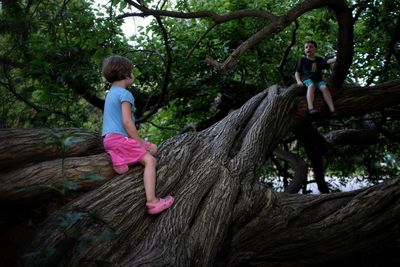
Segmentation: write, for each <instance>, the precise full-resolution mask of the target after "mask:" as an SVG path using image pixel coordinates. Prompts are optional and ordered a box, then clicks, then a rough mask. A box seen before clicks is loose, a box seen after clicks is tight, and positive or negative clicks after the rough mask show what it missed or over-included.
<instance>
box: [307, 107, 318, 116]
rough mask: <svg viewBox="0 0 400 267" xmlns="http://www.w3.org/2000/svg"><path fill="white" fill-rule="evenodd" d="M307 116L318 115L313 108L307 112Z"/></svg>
mask: <svg viewBox="0 0 400 267" xmlns="http://www.w3.org/2000/svg"><path fill="white" fill-rule="evenodd" d="M308 114H310V115H316V114H318V111H317V110H316V109H315V108H312V109H309V110H308Z"/></svg>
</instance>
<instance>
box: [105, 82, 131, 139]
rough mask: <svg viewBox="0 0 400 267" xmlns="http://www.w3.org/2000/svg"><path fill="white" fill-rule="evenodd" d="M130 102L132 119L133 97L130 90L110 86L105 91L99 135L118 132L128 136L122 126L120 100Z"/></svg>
mask: <svg viewBox="0 0 400 267" xmlns="http://www.w3.org/2000/svg"><path fill="white" fill-rule="evenodd" d="M125 101H126V102H129V103H131V107H132V120H133V121H135V120H134V116H133V109H134V106H135V99H134V98H133V95H132V93H131V92H129V91H128V90H126V89H125V88H122V87H119V86H111V88H110V90H109V91H108V93H107V96H106V101H105V103H104V113H103V130H102V133H101V135H102V136H105V135H107V134H109V133H118V134H122V135H125V136H128V132H127V131H126V130H125V128H124V124H123V121H122V106H121V105H122V102H125Z"/></svg>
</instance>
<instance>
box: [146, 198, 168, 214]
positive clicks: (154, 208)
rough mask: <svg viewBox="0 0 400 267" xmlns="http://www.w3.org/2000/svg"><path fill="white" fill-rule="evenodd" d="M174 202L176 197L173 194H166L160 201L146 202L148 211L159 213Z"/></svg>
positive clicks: (149, 212)
mask: <svg viewBox="0 0 400 267" xmlns="http://www.w3.org/2000/svg"><path fill="white" fill-rule="evenodd" d="M173 203H174V198H173V197H171V196H166V197H165V198H160V201H158V202H157V203H154V204H152V203H149V204H146V206H147V213H148V214H158V213H160V212H162V211H164V210H166V209H168V208H169V207H171V206H172V204H173Z"/></svg>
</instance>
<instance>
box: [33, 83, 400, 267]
mask: <svg viewBox="0 0 400 267" xmlns="http://www.w3.org/2000/svg"><path fill="white" fill-rule="evenodd" d="M302 93H303V92H302V91H301V90H298V88H297V87H293V88H289V89H283V88H279V87H272V88H269V89H268V90H266V91H265V92H263V93H260V94H258V95H256V96H255V97H253V98H252V99H251V100H249V101H248V102H247V103H246V104H245V105H244V106H243V107H242V108H240V109H239V110H236V111H234V112H231V113H230V114H229V115H228V116H227V117H225V118H224V119H223V120H221V121H220V122H218V123H216V124H215V125H213V126H212V127H210V128H208V129H206V130H204V131H202V132H197V133H186V134H183V135H180V136H176V137H174V138H171V139H169V140H167V141H166V142H164V143H163V144H162V145H161V146H160V150H159V154H158V171H157V175H158V186H157V191H158V193H159V195H161V196H162V195H166V194H172V195H174V196H175V198H176V202H175V204H174V206H173V207H172V208H171V209H169V210H167V211H166V212H164V213H162V214H160V215H157V216H149V215H147V214H146V213H145V196H144V189H143V185H142V168H141V167H140V166H135V167H133V168H131V169H130V171H129V172H128V173H127V174H124V175H120V176H117V177H115V178H113V179H111V180H109V181H108V182H106V183H105V184H103V185H102V186H101V187H99V188H98V189H95V190H92V191H91V192H89V193H87V194H85V195H84V196H82V197H80V198H79V199H77V200H75V201H74V202H72V203H70V204H68V205H66V206H65V207H64V208H63V209H62V210H60V211H58V212H57V213H55V214H54V215H53V216H51V217H50V218H49V219H48V220H47V222H46V223H45V224H44V227H43V229H42V230H41V232H40V233H39V234H38V236H37V238H36V240H35V242H34V244H33V245H32V249H31V251H30V253H29V254H27V257H26V262H25V263H26V265H28V266H54V265H55V264H56V265H58V266H98V265H111V266H114V265H118V266H248V265H259V266H293V264H295V263H296V264H298V265H299V266H302V265H306V264H310V263H315V264H318V263H320V262H323V261H326V260H327V259H330V258H333V257H338V256H339V257H345V256H347V255H349V254H351V253H353V252H354V251H361V250H363V249H364V248H366V247H373V246H374V245H376V244H377V243H379V241H381V240H385V239H387V238H388V237H389V236H390V237H391V238H393V240H396V239H397V238H398V233H399V230H400V229H399V228H400V226H399V224H398V223H397V218H398V217H399V215H400V190H399V189H400V179H398V178H397V179H396V178H393V179H391V180H389V181H388V182H386V183H383V184H381V185H379V186H376V187H372V188H369V189H366V190H360V191H357V192H351V193H336V194H329V195H320V196H311V195H307V196H304V195H295V194H293V195H290V194H284V193H276V192H274V191H273V190H272V189H270V188H268V187H266V186H264V185H263V184H261V183H259V182H258V180H257V179H258V177H259V176H260V173H261V170H262V167H263V165H264V163H265V161H266V158H267V157H269V156H270V155H271V154H272V153H273V151H274V149H275V148H276V146H277V144H278V143H279V141H280V140H281V139H282V138H283V137H284V136H286V135H287V133H288V132H289V131H291V130H292V129H293V127H294V125H296V124H298V123H299V118H301V114H303V111H304V110H302V109H301V105H300V106H298V104H299V103H300V101H302V100H303V99H302V98H300V97H299V95H301V94H302ZM379 229H385V231H381V230H379Z"/></svg>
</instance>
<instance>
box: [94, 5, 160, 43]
mask: <svg viewBox="0 0 400 267" xmlns="http://www.w3.org/2000/svg"><path fill="white" fill-rule="evenodd" d="M105 5H110V0H94V1H93V7H95V8H98V7H99V8H101V7H102V6H105ZM127 8H128V7H127ZM127 12H139V11H138V10H137V9H134V8H131V9H130V10H128V9H127ZM152 19H154V18H153V17H152V16H148V17H144V18H143V17H128V18H125V19H124V23H123V24H122V30H123V32H124V33H125V35H126V37H127V38H129V37H130V36H132V35H135V34H137V32H138V31H139V26H142V27H146V26H147V25H149V23H150V22H151V20H152Z"/></svg>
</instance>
